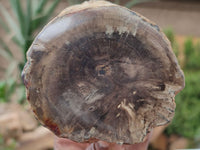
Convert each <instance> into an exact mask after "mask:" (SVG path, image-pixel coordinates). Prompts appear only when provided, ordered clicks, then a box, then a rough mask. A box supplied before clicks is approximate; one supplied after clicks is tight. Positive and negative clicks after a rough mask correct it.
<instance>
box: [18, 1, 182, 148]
mask: <svg viewBox="0 0 200 150" xmlns="http://www.w3.org/2000/svg"><path fill="white" fill-rule="evenodd" d="M27 59H28V61H27V63H26V65H25V67H24V70H23V73H22V78H23V80H24V84H25V85H26V89H27V98H28V100H29V102H30V104H31V106H32V109H33V111H34V112H35V114H36V116H37V118H38V119H39V120H40V122H41V123H42V124H43V125H44V126H46V127H48V128H49V129H50V130H52V131H53V132H54V133H55V134H56V135H58V136H60V137H66V138H69V139H71V140H74V141H77V142H86V141H89V142H90V141H91V140H96V139H100V140H104V141H108V142H116V143H128V144H134V143H139V142H142V141H143V139H144V137H145V135H146V134H147V133H148V132H149V131H151V129H152V128H154V127H156V126H160V125H164V124H167V123H169V122H170V121H171V120H172V118H173V116H174V110H175V101H174V97H175V94H177V93H178V92H179V91H180V90H182V89H183V88H184V75H183V73H182V71H181V69H180V67H179V65H178V63H177V60H176V57H175V55H174V54H173V51H172V48H171V46H170V43H169V41H168V40H167V39H166V37H165V35H164V34H163V33H162V32H161V31H160V29H159V27H158V26H157V25H155V24H154V23H151V22H150V21H148V20H147V19H146V18H144V17H142V16H141V15H139V14H137V13H135V12H133V11H131V10H128V9H126V8H124V7H121V6H118V5H114V4H112V3H109V2H105V1H96V2H85V3H84V4H81V5H77V6H73V7H70V8H67V9H66V10H64V11H63V12H62V13H61V14H60V15H58V16H57V17H56V18H55V19H54V20H53V21H51V22H50V23H49V24H48V25H47V26H45V27H44V29H43V30H42V31H41V32H40V34H39V35H38V36H37V37H36V39H35V40H34V42H33V44H32V46H31V47H30V49H29V51H28V53H27Z"/></svg>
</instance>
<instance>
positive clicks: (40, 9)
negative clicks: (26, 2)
mask: <svg viewBox="0 0 200 150" xmlns="http://www.w3.org/2000/svg"><path fill="white" fill-rule="evenodd" d="M46 4H47V0H40V3H39V4H38V7H37V9H36V12H35V15H38V14H40V13H42V12H43V10H44V6H45V5H46Z"/></svg>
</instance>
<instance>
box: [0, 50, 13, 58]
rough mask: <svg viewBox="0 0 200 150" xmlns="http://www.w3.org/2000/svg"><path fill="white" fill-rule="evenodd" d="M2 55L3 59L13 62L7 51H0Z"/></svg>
mask: <svg viewBox="0 0 200 150" xmlns="http://www.w3.org/2000/svg"><path fill="white" fill-rule="evenodd" d="M0 55H1V56H2V57H3V58H5V59H7V60H11V59H12V58H11V57H10V55H9V54H8V53H7V52H6V51H5V50H3V49H0Z"/></svg>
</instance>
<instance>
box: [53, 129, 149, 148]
mask: <svg viewBox="0 0 200 150" xmlns="http://www.w3.org/2000/svg"><path fill="white" fill-rule="evenodd" d="M151 134H152V133H149V134H148V135H147V136H146V137H145V140H144V142H143V143H138V144H134V145H128V144H123V145H118V144H115V143H108V142H105V141H97V142H93V143H77V142H74V141H71V140H69V139H65V138H59V137H55V146H54V150H147V148H148V145H149V140H150V138H151Z"/></svg>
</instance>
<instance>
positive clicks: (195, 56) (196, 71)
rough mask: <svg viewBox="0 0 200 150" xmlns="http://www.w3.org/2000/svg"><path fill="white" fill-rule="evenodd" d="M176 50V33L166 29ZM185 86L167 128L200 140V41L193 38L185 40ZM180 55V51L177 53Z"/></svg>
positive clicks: (170, 131)
mask: <svg viewBox="0 0 200 150" xmlns="http://www.w3.org/2000/svg"><path fill="white" fill-rule="evenodd" d="M164 32H165V34H166V36H167V37H168V38H169V40H170V41H171V43H172V47H173V49H174V50H175V53H176V51H179V52H180V51H181V50H180V49H178V47H177V46H176V45H177V43H176V40H175V36H174V33H173V31H172V30H171V29H167V30H165V31H164ZM183 53H184V57H185V59H184V62H183V64H184V66H183V71H184V74H185V88H184V89H183V91H181V92H180V93H179V94H178V95H177V96H176V105H177V107H176V112H175V117H174V119H173V121H172V123H171V124H170V126H169V127H168V128H167V130H166V132H167V134H178V135H181V136H184V137H187V138H190V139H195V140H200V109H199V108H200V88H199V85H200V43H199V42H198V43H196V44H194V42H193V40H192V38H187V39H186V40H185V42H184V49H183ZM176 55H177V57H179V53H176Z"/></svg>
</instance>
